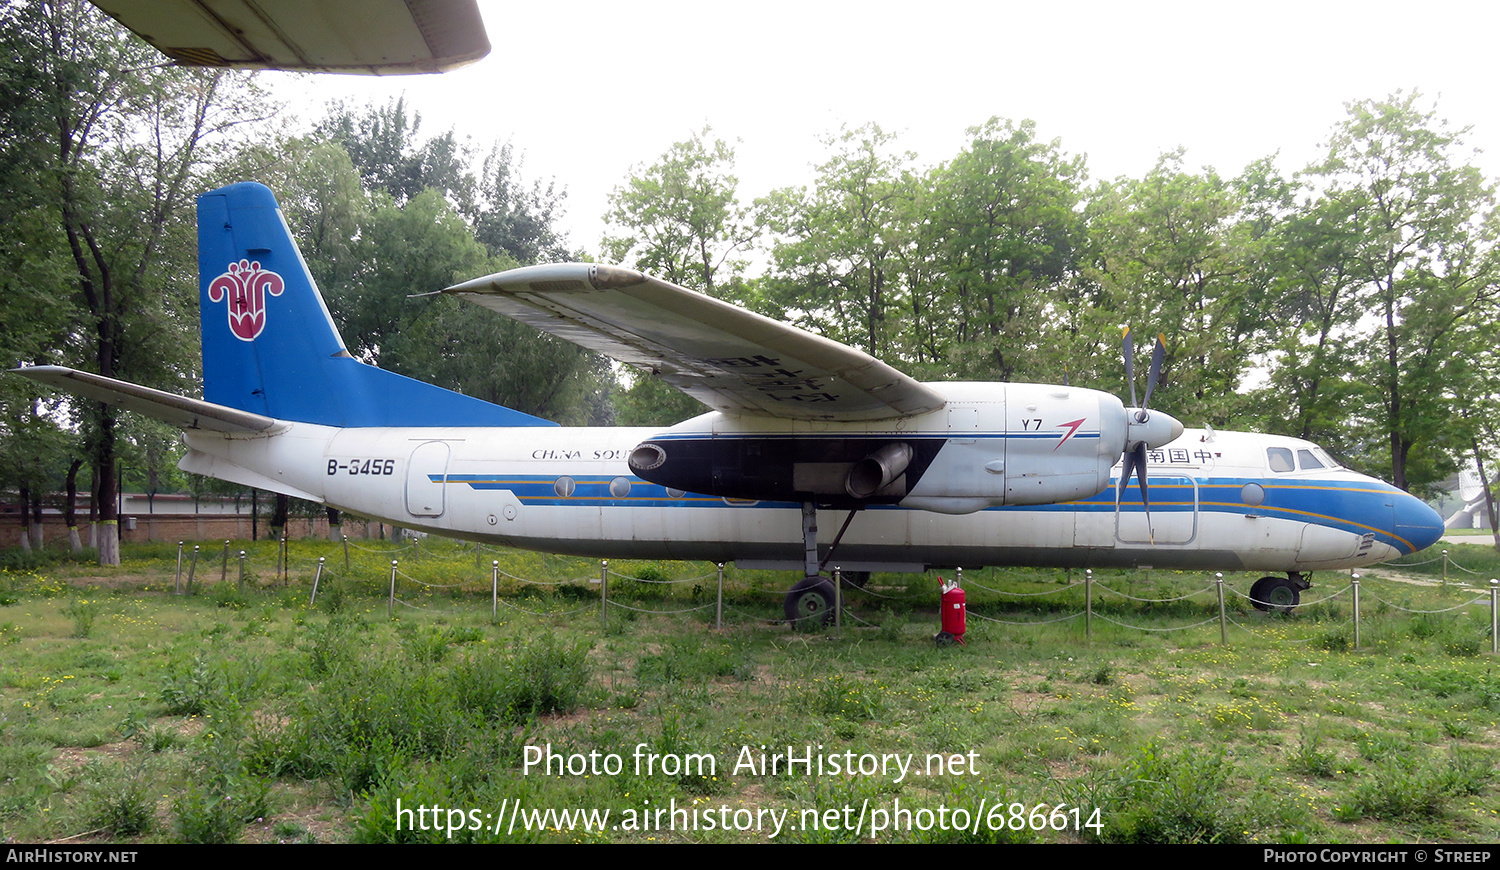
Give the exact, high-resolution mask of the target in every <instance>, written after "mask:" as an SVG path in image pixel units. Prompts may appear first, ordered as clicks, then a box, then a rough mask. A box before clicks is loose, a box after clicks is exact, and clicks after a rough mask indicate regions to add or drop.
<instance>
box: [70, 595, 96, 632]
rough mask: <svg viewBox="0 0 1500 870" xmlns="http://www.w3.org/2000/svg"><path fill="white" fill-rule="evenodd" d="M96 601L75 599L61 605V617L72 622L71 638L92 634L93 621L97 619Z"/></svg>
mask: <svg viewBox="0 0 1500 870" xmlns="http://www.w3.org/2000/svg"><path fill="white" fill-rule="evenodd" d="M99 610H100V606H99V601H98V599H89V598H75V599H73V600H72V601H69V602H68V603H67V604H65V605H63V608H62V613H63V616H66V617H68V618H69V619H71V620H73V636H74V637H88V636H89V635H91V634H93V633H94V620H96V619H98V618H99Z"/></svg>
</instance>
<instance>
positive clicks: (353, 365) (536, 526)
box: [17, 182, 1443, 621]
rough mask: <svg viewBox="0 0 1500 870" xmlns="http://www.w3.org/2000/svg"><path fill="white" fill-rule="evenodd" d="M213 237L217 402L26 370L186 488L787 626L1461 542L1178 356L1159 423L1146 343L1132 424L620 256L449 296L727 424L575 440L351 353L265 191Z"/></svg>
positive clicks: (203, 215)
mask: <svg viewBox="0 0 1500 870" xmlns="http://www.w3.org/2000/svg"><path fill="white" fill-rule="evenodd" d="M198 233H199V283H200V305H201V315H202V316H201V321H202V324H201V328H202V340H203V381H204V388H203V389H204V397H205V398H204V399H194V398H189V397H185V396H179V395H174V394H171V393H166V392H163V391H160V390H155V389H152V388H149V387H144V386H140V385H136V384H130V383H127V382H123V381H118V380H113V379H110V378H104V377H100V376H98V375H94V374H90V373H87V372H82V371H77V370H73V369H67V368H62V367H52V366H35V367H29V368H23V369H19V370H17V373H19V374H21V375H24V376H26V377H29V378H32V379H34V380H37V381H40V382H42V383H46V384H51V385H53V386H55V387H58V388H61V389H63V390H67V391H70V392H72V393H75V394H77V395H80V396H83V397H85V398H90V399H97V400H100V401H105V402H111V403H114V404H117V405H119V406H121V407H123V408H126V409H128V410H133V411H137V412H140V413H144V414H147V415H149V416H152V417H155V418H158V419H161V420H165V421H166V422H168V423H171V424H174V425H177V426H180V427H181V428H182V429H183V440H184V442H185V444H186V445H187V447H188V452H187V454H186V455H185V456H184V457H183V458H182V460H181V461H180V462H179V467H180V468H182V469H183V470H184V471H189V472H193V473H196V474H204V475H209V476H212V477H217V478H221V479H223V480H228V481H233V482H235V483H238V484H241V485H244V486H250V487H255V488H259V489H266V490H271V491H274V492H279V493H285V494H287V495H290V496H295V497H297V498H301V499H306V500H308V501H311V502H317V503H321V504H325V505H329V506H333V507H337V508H340V509H343V510H346V511H350V512H352V513H355V514H358V515H361V516H368V517H371V518H375V519H379V520H381V521H383V522H387V523H391V524H394V525H398V526H404V527H408V528H412V529H417V530H421V531H426V532H431V533H435V534H440V535H447V536H452V537H457V538H463V539H468V540H475V541H483V542H486V543H491V544H501V545H506V546H514V547H520V548H525V549H532V550H542V551H546V552H553V553H565V554H572V555H580V556H592V557H602V558H634V559H675V560H707V561H713V562H735V563H736V564H737V565H739V566H740V567H742V568H747V569H780V570H801V572H802V579H801V580H800V581H798V582H797V583H796V584H795V585H794V586H793V587H792V588H791V589H790V590H789V591H788V593H787V596H786V600H785V602H784V612H785V615H786V617H787V618H788V620H794V621H795V620H814V621H816V620H819V619H827V618H829V617H831V615H832V607H833V603H834V601H835V600H836V599H835V597H834V590H833V585H832V583H830V582H829V580H828V574H829V573H830V571H831V570H832V569H834V568H837V569H838V570H839V571H840V572H842V573H843V575H844V576H845V577H850V578H851V579H852V580H853V582H855V583H856V584H858V583H860V582H862V581H863V580H864V579H867V578H868V572H872V571H891V572H921V571H925V570H928V569H929V568H935V567H951V566H966V567H981V566H987V565H1029V566H1057V567H1078V568H1085V567H1094V568H1099V567H1138V566H1153V567H1157V568H1164V569H1194V570H1210V571H1241V570H1252V571H1263V572H1270V573H1268V574H1267V575H1266V576H1264V577H1262V578H1261V579H1260V580H1258V581H1256V583H1255V584H1254V585H1253V587H1252V588H1251V592H1250V595H1251V597H1252V599H1253V600H1254V601H1255V603H1256V606H1258V607H1261V608H1262V609H1275V610H1289V609H1291V608H1292V607H1295V606H1296V605H1297V604H1298V603H1299V601H1300V593H1301V592H1302V591H1303V590H1305V589H1307V588H1308V587H1309V585H1310V581H1309V579H1308V575H1309V573H1310V572H1312V571H1314V570H1332V569H1343V568H1354V567H1360V566H1365V565H1371V564H1374V563H1377V562H1381V561H1385V560H1388V559H1391V558H1393V557H1396V556H1402V555H1406V554H1409V553H1413V552H1416V551H1418V550H1421V549H1424V548H1426V547H1428V546H1430V545H1431V544H1432V543H1434V542H1435V541H1436V540H1437V539H1438V538H1439V536H1440V535H1441V534H1442V532H1443V522H1442V520H1441V518H1440V517H1439V516H1438V515H1437V513H1436V512H1434V511H1433V510H1432V509H1431V508H1429V507H1428V506H1427V505H1426V504H1425V503H1423V502H1422V501H1421V500H1419V499H1417V498H1415V497H1413V496H1411V495H1409V494H1407V493H1405V492H1402V491H1401V490H1399V489H1397V488H1395V487H1393V486H1390V485H1389V484H1386V483H1383V482H1381V481H1378V480H1376V479H1374V478H1371V477H1367V476H1365V475H1363V474H1359V473H1356V472H1354V471H1351V470H1349V469H1347V468H1343V467H1341V466H1340V465H1339V464H1338V463H1337V462H1335V461H1334V460H1333V459H1332V458H1331V457H1330V456H1329V455H1328V454H1327V453H1326V452H1324V451H1323V450H1321V449H1320V448H1319V447H1317V446H1316V445H1314V444H1312V443H1309V442H1306V441H1302V440H1298V439H1295V438H1286V437H1281V436H1275V435H1261V434H1253V433H1243V432H1214V431H1212V430H1208V429H1202V430H1198V429H1192V430H1188V429H1184V427H1183V426H1182V424H1181V423H1180V422H1179V421H1178V420H1176V419H1174V418H1172V417H1171V416H1170V415H1167V414H1164V413H1162V412H1160V411H1155V410H1151V409H1150V408H1148V407H1147V406H1148V405H1149V404H1150V396H1151V391H1152V389H1153V388H1154V387H1155V384H1156V380H1157V377H1158V376H1159V373H1160V369H1161V359H1162V352H1163V348H1162V343H1161V340H1160V338H1158V340H1157V344H1156V347H1155V349H1154V352H1153V358H1152V365H1151V371H1150V376H1149V380H1148V383H1147V389H1146V395H1145V399H1144V401H1142V402H1141V403H1140V405H1139V406H1134V405H1135V396H1134V382H1135V379H1134V372H1133V369H1132V368H1131V362H1130V361H1131V359H1132V357H1133V346H1132V345H1131V343H1130V337H1129V332H1128V331H1127V332H1126V339H1125V351H1126V353H1125V360H1126V374H1127V379H1128V380H1129V381H1130V382H1131V384H1132V387H1131V391H1132V407H1126V406H1125V405H1124V403H1123V402H1122V401H1121V400H1120V399H1119V398H1117V397H1115V396H1113V395H1111V394H1109V393H1105V392H1100V391H1096V390H1088V389H1081V388H1078V387H1074V386H1067V385H1061V386H1059V385H1048V384H1022V383H919V382H917V381H915V380H913V379H912V378H910V377H908V376H906V375H904V374H902V373H900V372H899V371H897V370H896V369H894V368H892V367H891V366H889V365H886V364H885V363H883V362H880V361H879V360H876V359H875V358H873V357H871V356H869V355H868V354H865V353H863V352H862V351H859V350H855V349H853V348H850V347H847V346H844V345H842V344H839V343H837V342H834V341H830V340H828V339H826V338H823V337H820V336H817V335H813V334H811V333H808V332H805V331H803V330H801V329H798V328H795V327H793V326H790V325H787V324H784V323H781V322H778V321H775V320H772V319H769V318H766V317H762V316H760V315H758V314H754V313H751V312H749V311H746V310H744V309H741V308H738V307H736V306H733V305H730V304H728V303H725V302H721V301H718V300H715V299H713V298H711V297H708V296H705V295H703V294H700V293H696V292H693V291H691V290H687V289H684V288H681V287H677V286H675V285H672V284H669V283H667V282H664V281H660V280H657V279H654V278H650V277H648V276H646V275H643V274H641V273H640V272H637V271H634V270H632V269H628V268H624V267H620V266H609V265H599V264H590V263H563V264H554V265H543V266H530V267H524V268H519V269H513V270H510V271H506V272H501V273H498V274H495V275H489V276H485V277H482V278H477V279H474V280H472V281H467V282H464V283H461V284H458V285H455V286H453V287H449V288H446V289H445V290H442V291H439V292H442V293H447V294H451V295H455V296H458V297H460V298H462V299H465V300H468V301H470V302H474V303H477V304H479V305H481V306H484V307H486V308H490V309H493V310H495V311H497V312H500V313H502V314H505V315H508V316H511V317H514V318H516V319H518V320H521V321H523V322H526V323H529V324H531V325H533V326H535V327H537V328H538V329H541V330H544V331H547V332H550V333H552V334H554V335H558V336H561V337H564V338H567V339H570V340H572V341H575V342H577V343H578V344H580V345H582V346H584V347H586V348H589V349H591V350H595V351H600V352H604V353H607V354H609V355H611V356H613V357H614V358H615V359H618V360H620V361H622V362H625V363H628V364H631V365H635V366H638V367H641V368H643V369H645V370H647V371H649V372H651V373H652V374H653V375H654V376H656V377H660V378H662V379H663V380H665V381H666V382H667V383H669V384H672V385H673V386H676V387H678V388H680V389H682V390H684V391H685V392H687V393H689V394H690V395H692V396H694V397H696V398H698V399H700V400H702V401H703V402H704V403H706V404H707V405H709V406H710V407H711V408H712V409H713V410H711V411H709V412H708V413H705V414H702V415H700V416H697V417H694V418H692V419H690V420H687V421H684V422H682V423H679V424H677V425H675V426H671V427H667V428H659V427H658V428H650V427H646V428H627V427H615V428H563V427H559V426H557V425H556V424H553V423H550V422H549V421H546V420H542V419H539V418H536V417H532V416H530V415H527V414H523V413H521V412H518V411H515V410H512V409H508V408H504V407H501V406H499V405H494V404H490V403H487V402H483V401H480V400H478V399H474V398H471V397H468V396H464V395H461V394H458V393H454V392H451V391H448V390H445V389H442V388H440V387H436V386H433V385H431V384H426V383H422V382H420V381H416V380H412V379H410V378H406V377H403V376H401V375H397V374H395V373H393V372H388V371H385V370H382V369H380V368H377V367H375V366H372V365H368V364H366V363H363V362H361V361H359V360H358V359H356V358H354V357H353V356H352V355H351V354H350V353H349V351H348V350H347V349H346V347H345V345H344V343H343V341H342V340H341V339H340V337H339V334H338V330H337V329H336V327H335V325H334V322H333V319H332V317H331V316H330V314H329V312H328V309H327V307H326V306H325V304H324V302H323V298H322V295H321V294H320V293H319V291H318V289H317V287H316V285H315V283H314V281H313V279H312V276H311V275H310V274H309V272H308V270H307V266H306V264H305V263H304V262H303V260H302V255H301V252H300V251H299V250H298V248H297V246H296V243H295V241H294V240H293V239H292V235H291V232H290V230H289V229H288V227H287V223H286V221H285V219H284V218H283V216H282V214H281V211H280V209H279V207H278V206H277V203H276V200H275V197H274V196H273V195H272V193H271V191H270V190H268V189H267V188H265V187H263V186H261V185H259V184H255V183H251V182H242V183H239V184H233V185H230V186H228V187H224V188H221V189H219V190H215V191H212V192H209V193H206V194H203V195H201V196H200V197H199V198H198ZM1148 479H1149V481H1150V484H1148ZM1152 493H1154V494H1155V495H1152ZM825 521H834V522H825ZM835 525H837V526H839V528H838V531H837V532H836V533H835V534H832V535H830V534H829V532H830V531H831V529H832V528H833V527H834V526H835ZM1277 575H1282V576H1277Z"/></svg>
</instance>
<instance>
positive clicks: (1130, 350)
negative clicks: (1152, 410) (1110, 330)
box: [1122, 326, 1137, 407]
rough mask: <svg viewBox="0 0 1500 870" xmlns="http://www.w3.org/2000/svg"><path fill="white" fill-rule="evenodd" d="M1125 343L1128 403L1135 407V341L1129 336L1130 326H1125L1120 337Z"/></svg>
mask: <svg viewBox="0 0 1500 870" xmlns="http://www.w3.org/2000/svg"><path fill="white" fill-rule="evenodd" d="M1122 341H1123V343H1124V345H1125V380H1126V381H1128V382H1129V383H1130V404H1131V406H1132V407H1137V405H1136V401H1135V342H1134V341H1132V340H1131V338H1130V327H1128V326H1127V327H1125V335H1124V338H1123V339H1122Z"/></svg>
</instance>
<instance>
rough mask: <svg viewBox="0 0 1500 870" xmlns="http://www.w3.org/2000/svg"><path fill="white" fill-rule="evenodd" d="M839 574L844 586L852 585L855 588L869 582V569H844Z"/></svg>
mask: <svg viewBox="0 0 1500 870" xmlns="http://www.w3.org/2000/svg"><path fill="white" fill-rule="evenodd" d="M839 576H840V577H841V578H843V581H844V585H845V586H853V587H854V588H855V589H863V588H865V584H866V583H869V582H870V572H869V571H844V572H842V573H841V574H840V575H839Z"/></svg>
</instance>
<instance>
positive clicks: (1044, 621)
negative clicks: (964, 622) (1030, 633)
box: [967, 610, 1083, 625]
mask: <svg viewBox="0 0 1500 870" xmlns="http://www.w3.org/2000/svg"><path fill="white" fill-rule="evenodd" d="M967 613H968V615H969V616H972V617H974V618H975V619H982V620H984V621H985V622H998V623H999V624H1001V625H1051V624H1053V623H1054V622H1067V621H1068V620H1070V619H1078V618H1080V617H1082V616H1083V614H1082V613H1070V614H1068V615H1067V616H1059V617H1058V618H1056V619H1031V620H1025V621H1021V622H1016V621H1013V620H1009V619H999V618H997V617H994V616H985V615H984V614H983V613H975V612H974V611H972V610H970V611H967Z"/></svg>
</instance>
